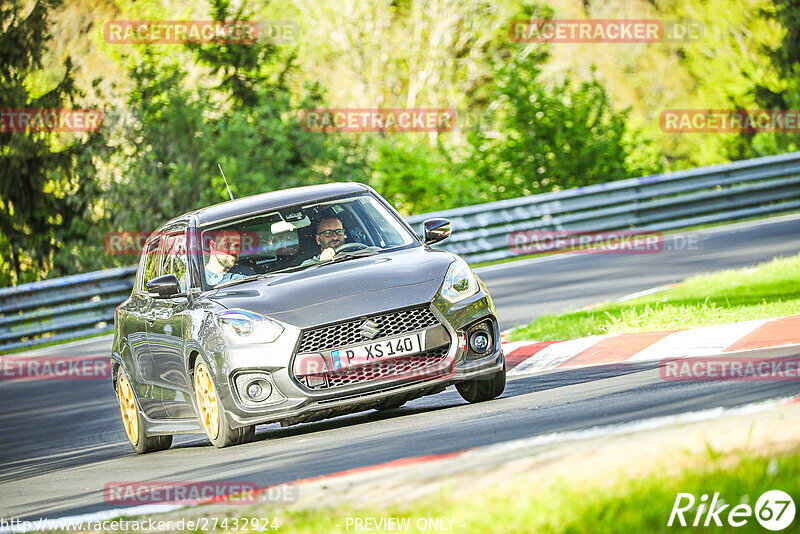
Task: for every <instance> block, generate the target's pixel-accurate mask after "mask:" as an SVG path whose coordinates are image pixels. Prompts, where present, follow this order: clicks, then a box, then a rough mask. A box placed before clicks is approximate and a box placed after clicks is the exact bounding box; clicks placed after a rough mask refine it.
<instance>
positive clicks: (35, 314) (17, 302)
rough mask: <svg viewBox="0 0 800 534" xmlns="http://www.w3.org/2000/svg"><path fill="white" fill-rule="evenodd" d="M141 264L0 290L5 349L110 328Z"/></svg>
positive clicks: (0, 344)
mask: <svg viewBox="0 0 800 534" xmlns="http://www.w3.org/2000/svg"><path fill="white" fill-rule="evenodd" d="M135 274H136V266H133V267H118V268H116V269H107V270H104V271H95V272H92V273H86V274H77V275H73V276H65V277H63V278H54V279H52V280H43V281H41V282H35V283H33V284H23V285H19V286H16V287H6V288H2V289H0V350H2V351H6V350H12V349H16V348H20V347H30V346H35V345H40V344H42V343H47V342H51V341H59V340H67V339H74V338H76V337H81V336H86V335H90V334H95V333H102V332H109V331H111V330H112V329H113V326H114V310H115V309H116V307H117V306H118V305H119V304H120V303H121V302H122V301H123V300H125V299H126V298H127V297H128V295H129V294H130V292H131V289H132V288H133V278H134V275H135Z"/></svg>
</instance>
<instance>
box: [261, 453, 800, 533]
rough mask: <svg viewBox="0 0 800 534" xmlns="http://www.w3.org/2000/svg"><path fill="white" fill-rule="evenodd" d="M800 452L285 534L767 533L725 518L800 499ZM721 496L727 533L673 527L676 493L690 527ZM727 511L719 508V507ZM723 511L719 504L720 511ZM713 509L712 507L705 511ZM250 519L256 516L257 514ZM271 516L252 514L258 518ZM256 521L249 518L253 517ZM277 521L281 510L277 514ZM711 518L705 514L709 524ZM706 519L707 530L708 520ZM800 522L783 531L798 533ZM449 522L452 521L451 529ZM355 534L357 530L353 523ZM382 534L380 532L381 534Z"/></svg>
mask: <svg viewBox="0 0 800 534" xmlns="http://www.w3.org/2000/svg"><path fill="white" fill-rule="evenodd" d="M798 452H800V451H798V450H796V451H794V453H792V454H787V455H782V456H775V457H769V456H752V455H749V454H746V453H742V454H739V455H724V456H723V455H719V454H717V453H715V452H714V451H713V450H711V449H709V450H708V451H707V452H706V454H705V455H702V456H703V458H701V459H700V460H701V462H693V463H695V464H696V465H698V464H702V465H704V467H701V468H694V469H687V468H684V469H683V471H682V472H680V474H678V475H677V476H675V475H672V476H671V475H669V474H665V472H666V471H665V470H663V469H660V470H659V469H656V468H655V467H656V466H654V468H653V470H652V472H653V473H656V474H653V475H650V476H644V477H638V478H630V477H620V478H618V479H617V480H601V481H592V482H588V483H583V484H574V483H570V482H569V481H566V480H564V479H556V480H542V481H541V482H540V483H537V484H531V483H530V482H528V483H527V484H523V483H522V481H521V480H518V481H509V482H508V483H507V484H505V485H503V487H502V489H500V488H497V487H492V488H489V489H487V488H480V487H476V488H475V492H474V494H473V495H471V496H470V497H468V498H462V499H456V498H453V497H450V496H449V495H448V494H447V493H444V492H443V493H441V494H439V495H437V496H435V497H433V498H428V499H424V500H422V501H416V502H413V503H410V504H406V505H395V506H391V507H388V508H380V509H374V508H372V509H371V508H364V507H357V506H355V507H344V508H338V509H312V510H304V511H289V512H280V513H279V514H278V516H279V517H280V529H279V530H280V532H286V533H316V532H326V533H335V532H347V531H348V529H346V527H347V526H348V524H347V518H374V519H377V520H379V519H380V518H388V517H394V518H408V519H409V520H410V527H411V528H409V529H408V532H419V531H421V530H419V529H417V528H416V526H417V521H419V520H420V519H421V518H444V519H452V520H453V522H452V529H453V530H452V531H453V532H458V533H466V534H469V533H480V534H484V533H489V532H498V533H499V532H502V533H504V534H513V533H526V534H527V533H554V534H558V533H564V534H579V533H586V534H595V533H606V532H607V533H620V534H623V533H624V534H629V533H632V532H647V533H658V532H664V533H667V532H676V531H680V532H686V531H689V532H711V533H718V532H732V531H733V530H735V531H736V532H760V533H763V532H767V531H766V530H765V529H764V528H762V527H761V526H760V525H759V523H758V522H757V520H756V519H755V517H750V518H749V519H748V523H747V524H746V525H745V526H743V527H740V528H735V529H734V528H731V527H729V526H728V525H727V523H726V520H727V514H728V512H730V510H731V509H732V508H733V506H735V505H736V504H739V503H749V505H750V506H754V505H755V502H756V500H757V498H758V497H759V496H760V495H761V494H762V493H764V492H765V491H768V490H773V489H780V490H782V491H784V492H786V493H788V494H789V495H790V496H792V497H793V498H794V499H795V501H796V500H797V497H798V496H800V477H798V476H797V473H800V454H798ZM714 492H719V494H720V499H724V501H725V503H727V504H730V506H729V507H728V508H727V510H726V511H725V512H723V513H722V514H720V519H721V521H722V523H723V525H724V526H723V527H721V528H720V527H705V528H704V527H702V526H700V527H697V528H693V527H691V526H688V527H685V528H684V527H680V526H679V525H678V524H677V523H674V524H673V526H672V527H667V521H668V520H669V516H670V512H671V510H672V506H673V504H674V502H675V499H676V497H677V494H678V493H691V494H693V495H694V496H695V498H696V500H697V502H696V504H695V506H694V508H692V509H691V511H690V512H686V513H685V514H684V517H685V518H686V519H687V523H688V525H691V522H692V521H694V517H695V513H696V511H697V504H699V499H700V496H701V495H702V494H704V493H705V494H709V495H713V494H714ZM720 505H721V503H720ZM718 506H719V505H718ZM706 508H707V507H706ZM250 512H251V513H253V512H258V510H251V511H250ZM268 515H270V512H269V511H268V509H267V510H264V513H262V514H259V513H253V516H254V517H258V516H262V517H263V516H268ZM248 516H250V514H248ZM271 516H272V517H274V516H275V512H272V515H271ZM704 519H705V516H703V520H704ZM703 520H701V523H700V524H701V525H702V521H703ZM798 522H800V519H798V518H796V519H795V520H794V522H793V523H792V526H790V527H789V528H788V529H786V530H785V531H784V532H796V530H793V528H795V527H796V525H797V524H798ZM445 524H447V523H445ZM349 526H350V528H349V531H350V532H354V531H362V530H356V529H355V528H354V526H353V524H352V523H351V524H350V525H349ZM379 531H380V530H379Z"/></svg>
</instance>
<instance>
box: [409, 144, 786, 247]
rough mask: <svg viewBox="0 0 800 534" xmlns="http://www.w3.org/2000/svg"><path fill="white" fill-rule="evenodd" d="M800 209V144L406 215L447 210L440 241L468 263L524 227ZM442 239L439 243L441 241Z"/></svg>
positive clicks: (588, 227) (647, 225)
mask: <svg viewBox="0 0 800 534" xmlns="http://www.w3.org/2000/svg"><path fill="white" fill-rule="evenodd" d="M797 209H800V152H792V153H789V154H781V155H778V156H767V157H763V158H755V159H750V160H744V161H737V162H734V163H726V164H722V165H712V166H709V167H701V168H697V169H691V170H686V171H679V172H673V173H667V174H657V175H654V176H645V177H642V178H631V179H628V180H619V181H616V182H609V183H605V184H598V185H591V186H587V187H578V188H576V189H568V190H564V191H558V192H556V193H545V194H541V195H533V196H528V197H521V198H514V199H510V200H501V201H499V202H491V203H487V204H479V205H476V206H467V207H464V208H455V209H451V210H445V211H439V212H435V213H426V214H423V215H414V216H412V217H408V218H407V220H408V222H409V223H410V224H411V225H412V226H414V227H415V228H419V229H420V231H421V227H422V224H421V223H422V221H424V220H425V219H428V218H431V217H444V218H447V219H450V220H451V221H452V223H453V224H452V228H453V235H452V237H450V238H449V239H448V240H447V241H445V242H444V243H442V245H441V248H443V249H445V250H449V251H450V252H454V253H456V254H459V255H460V256H462V257H464V258H465V259H466V260H467V261H468V262H470V263H479V262H485V261H493V260H500V259H505V258H510V257H513V256H514V255H515V251H514V250H512V246H511V243H510V242H509V239H510V237H511V236H512V235H513V233H514V232H520V231H526V230H534V231H536V230H540V231H548V230H566V231H581V232H600V231H607V230H625V229H634V228H635V229H636V230H637V231H646V230H649V231H665V230H672V229H676V228H685V227H688V226H695V225H700V224H708V223H715V222H724V221H733V220H737V219H742V218H746V217H752V216H756V215H762V214H763V215H768V214H777V213H782V212H788V211H794V210H797ZM437 246H439V245H437Z"/></svg>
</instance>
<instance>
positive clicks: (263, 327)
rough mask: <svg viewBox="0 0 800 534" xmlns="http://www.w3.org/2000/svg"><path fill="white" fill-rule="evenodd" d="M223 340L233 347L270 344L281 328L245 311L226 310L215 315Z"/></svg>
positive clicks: (272, 322) (281, 330)
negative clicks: (247, 344)
mask: <svg viewBox="0 0 800 534" xmlns="http://www.w3.org/2000/svg"><path fill="white" fill-rule="evenodd" d="M217 319H219V324H220V327H221V328H222V333H223V334H224V335H225V339H227V340H228V342H230V343H232V344H234V345H242V344H245V343H272V342H273V341H275V340H276V339H278V336H280V335H281V333H282V332H283V327H282V326H281V325H280V324H278V323H276V322H275V321H273V320H271V319H267V318H266V317H264V316H263V315H259V314H257V313H253V312H250V311H247V310H227V311H224V312H221V313H218V314H217Z"/></svg>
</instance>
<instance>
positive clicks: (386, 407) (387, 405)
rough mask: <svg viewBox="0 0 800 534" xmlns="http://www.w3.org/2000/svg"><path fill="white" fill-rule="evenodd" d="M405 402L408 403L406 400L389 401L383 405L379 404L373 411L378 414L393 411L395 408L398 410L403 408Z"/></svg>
mask: <svg viewBox="0 0 800 534" xmlns="http://www.w3.org/2000/svg"><path fill="white" fill-rule="evenodd" d="M406 402H408V401H406V400H389V401H387V402H384V403H383V404H379V405H378V406H376V407H375V409H376V410H377V411H379V412H385V411H388V410H394V409H395V408H399V407H401V406H403V405H404V404H405V403H406Z"/></svg>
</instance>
